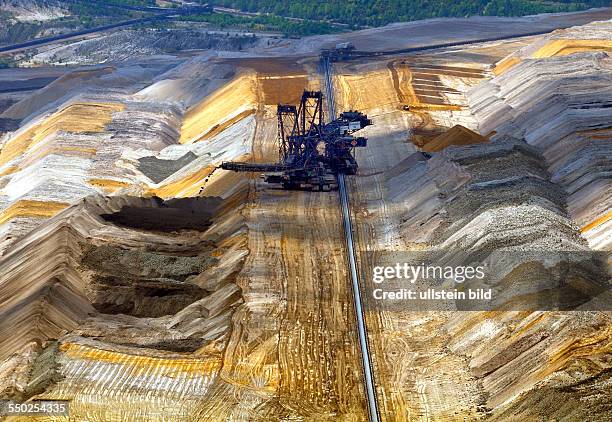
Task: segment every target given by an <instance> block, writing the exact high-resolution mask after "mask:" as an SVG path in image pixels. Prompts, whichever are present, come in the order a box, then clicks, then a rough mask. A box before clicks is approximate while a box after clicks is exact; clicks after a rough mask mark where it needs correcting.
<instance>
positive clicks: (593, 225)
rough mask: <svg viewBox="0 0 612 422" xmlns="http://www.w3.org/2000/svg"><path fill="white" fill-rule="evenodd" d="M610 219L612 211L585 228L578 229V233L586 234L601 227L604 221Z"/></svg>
mask: <svg viewBox="0 0 612 422" xmlns="http://www.w3.org/2000/svg"><path fill="white" fill-rule="evenodd" d="M610 219H612V211H609V212H608V213H606V214H604V215H602V216H601V217H599V218H598V219H596V220H594V221H591V222H590V223H589V224H587V225H586V226H584V227H582V228H581V229H580V231H581V232H582V233H585V232H588V231H589V230H593V229H594V228H596V227H598V226H601V225H602V224H603V223H605V222H606V221H608V220H610Z"/></svg>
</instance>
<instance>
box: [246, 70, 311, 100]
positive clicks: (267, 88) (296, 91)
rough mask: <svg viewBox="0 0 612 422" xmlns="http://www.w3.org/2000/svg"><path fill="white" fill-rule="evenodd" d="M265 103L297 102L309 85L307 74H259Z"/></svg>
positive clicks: (258, 78) (258, 79)
mask: <svg viewBox="0 0 612 422" xmlns="http://www.w3.org/2000/svg"><path fill="white" fill-rule="evenodd" d="M257 81H258V83H259V87H260V92H262V93H263V103H264V104H265V105H276V104H297V103H299V102H300V99H301V98H302V92H304V89H306V87H307V86H308V76H307V75H283V76H261V75H260V76H258V77H257Z"/></svg>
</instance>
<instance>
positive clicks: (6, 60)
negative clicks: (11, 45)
mask: <svg viewBox="0 0 612 422" xmlns="http://www.w3.org/2000/svg"><path fill="white" fill-rule="evenodd" d="M9 67H15V62H14V61H13V60H12V59H11V58H10V57H0V69H7V68H9Z"/></svg>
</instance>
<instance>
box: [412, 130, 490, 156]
mask: <svg viewBox="0 0 612 422" xmlns="http://www.w3.org/2000/svg"><path fill="white" fill-rule="evenodd" d="M483 142H489V140H488V139H487V138H485V137H484V136H482V135H480V134H478V133H476V132H474V131H471V130H470V129H468V128H466V127H463V126H461V125H455V126H453V127H452V128H450V129H449V130H447V131H446V132H444V133H443V134H441V135H439V136H437V137H435V138H434V139H432V140H431V141H429V142H428V143H427V144H425V145H424V146H423V151H427V152H437V151H442V150H443V149H445V148H447V147H450V146H453V145H471V144H480V143H483Z"/></svg>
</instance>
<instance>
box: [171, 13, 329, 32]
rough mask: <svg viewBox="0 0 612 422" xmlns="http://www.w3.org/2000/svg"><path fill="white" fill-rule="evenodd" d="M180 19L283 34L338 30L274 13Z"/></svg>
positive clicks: (206, 15) (318, 23)
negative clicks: (251, 15)
mask: <svg viewBox="0 0 612 422" xmlns="http://www.w3.org/2000/svg"><path fill="white" fill-rule="evenodd" d="M180 20H183V21H192V22H193V21H195V22H209V23H211V24H212V25H215V26H217V27H219V28H239V29H246V30H250V31H274V32H282V33H283V34H285V35H289V36H290V35H314V34H328V33H331V32H338V31H339V29H338V28H337V27H334V26H332V25H330V24H329V23H327V22H309V21H306V22H305V21H300V20H291V19H287V18H282V17H279V16H274V15H259V16H253V17H248V16H234V15H228V14H222V13H212V14H200V15H188V16H182V17H181V18H180Z"/></svg>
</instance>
